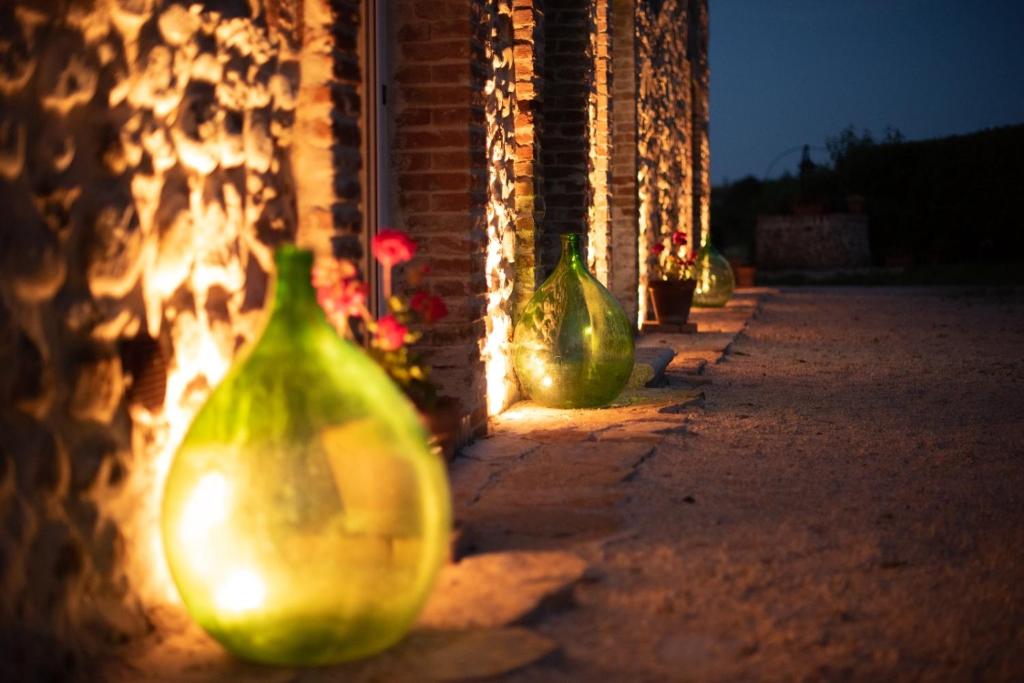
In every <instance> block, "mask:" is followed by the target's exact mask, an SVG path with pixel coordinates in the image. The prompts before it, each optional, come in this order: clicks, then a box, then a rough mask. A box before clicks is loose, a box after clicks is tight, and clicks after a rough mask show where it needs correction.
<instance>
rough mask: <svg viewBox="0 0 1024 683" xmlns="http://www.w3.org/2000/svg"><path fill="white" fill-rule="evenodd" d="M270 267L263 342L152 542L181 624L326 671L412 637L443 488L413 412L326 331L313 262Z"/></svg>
mask: <svg viewBox="0 0 1024 683" xmlns="http://www.w3.org/2000/svg"><path fill="white" fill-rule="evenodd" d="M275 260H276V263H277V280H276V286H275V288H274V290H275V291H274V294H273V302H274V303H273V310H272V313H271V315H270V318H269V320H268V321H267V323H266V326H265V328H264V330H263V332H262V335H261V336H260V337H259V339H258V341H257V342H256V343H255V344H254V345H253V346H251V347H250V349H249V350H248V351H247V352H246V353H245V354H244V355H243V356H242V357H241V358H240V360H239V361H238V362H237V363H236V364H235V365H234V366H233V367H232V369H231V370H230V371H229V372H228V374H227V376H226V377H225V378H224V381H223V382H222V383H221V384H220V385H219V386H218V387H217V388H216V389H215V390H214V391H213V393H212V394H211V395H210V398H209V400H208V401H207V402H206V404H205V405H204V406H203V408H202V409H201V410H200V411H199V413H198V414H197V415H196V418H195V420H194V422H193V423H192V426H191V427H190V429H189V431H188V433H187V435H186V437H185V439H184V441H183V442H182V444H181V446H180V448H179V449H178V452H177V454H176V456H175V458H174V461H173V463H172V465H171V468H170V472H169V474H168V479H167V485H166V489H165V492H164V499H163V516H162V527H163V529H162V531H163V541H164V548H165V550H166V554H167V559H168V563H169V566H170V569H171V574H172V575H173V578H174V581H175V583H176V585H177V587H178V590H179V591H180V593H181V597H182V598H183V600H184V602H185V605H186V607H187V608H188V611H189V613H190V614H191V615H192V617H193V618H194V619H195V620H196V621H197V622H198V623H199V624H200V625H201V626H202V627H203V628H204V629H206V631H208V632H209V633H210V634H211V635H212V636H213V637H214V638H216V639H217V640H218V641H220V642H221V643H222V644H223V645H224V646H225V647H226V648H227V649H228V650H230V651H231V652H233V653H235V654H237V655H239V656H241V657H243V658H246V659H250V660H254V661H258V662H264V663H273V664H289V665H298V664H327V663H332V662H338V661H342V660H347V659H353V658H357V657H362V656H365V655H369V654H372V653H374V652H377V651H379V650H382V649H384V648H386V647H388V646H389V645H391V644H393V643H395V642H396V641H398V640H399V639H400V638H401V637H402V636H403V635H404V634H405V633H406V631H407V630H408V629H409V628H410V627H411V626H412V624H413V622H414V621H415V619H416V617H417V615H418V614H419V612H420V610H421V608H422V606H423V604H424V602H425V601H426V599H427V597H428V594H429V592H430V590H431V588H432V586H433V583H434V580H435V578H436V576H437V572H438V570H439V568H440V566H441V563H442V560H443V558H444V557H445V555H446V549H447V538H448V531H449V524H450V522H449V519H450V501H449V493H448V484H447V480H446V476H445V471H444V467H443V465H442V463H441V462H440V460H439V459H438V458H437V457H436V456H434V455H432V454H431V452H430V451H429V450H428V447H427V441H426V437H425V435H424V432H423V429H422V427H421V426H420V424H419V421H418V419H417V415H416V412H415V410H414V408H413V407H412V405H411V404H410V403H409V401H408V400H407V399H406V398H405V397H404V395H403V394H402V393H401V392H400V391H399V390H398V388H397V387H396V386H395V385H394V384H393V383H392V382H391V381H390V380H389V379H388V377H387V376H386V375H385V373H384V371H383V370H381V369H380V368H379V367H378V366H377V365H375V364H374V363H373V362H372V361H371V360H370V359H369V358H368V357H367V356H366V355H365V354H364V353H363V352H362V351H361V350H360V349H359V348H358V347H356V346H355V345H353V344H351V343H349V342H347V341H345V340H343V339H341V338H340V337H338V336H337V334H336V333H335V331H334V329H333V328H332V327H331V326H330V325H329V324H328V322H327V320H326V318H325V317H324V314H323V312H322V311H321V309H320V306H319V305H318V304H317V301H316V295H315V293H314V289H313V287H312V284H311V283H310V268H311V266H312V262H313V259H312V255H311V254H310V252H307V251H302V250H299V249H297V248H295V247H282V248H281V249H279V250H278V251H277V253H276V256H275Z"/></svg>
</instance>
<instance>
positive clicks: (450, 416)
mask: <svg viewBox="0 0 1024 683" xmlns="http://www.w3.org/2000/svg"><path fill="white" fill-rule="evenodd" d="M420 419H421V420H422V422H423V426H424V427H426V429H427V431H428V432H430V445H431V446H432V447H434V448H435V449H436V450H437V451H438V452H439V453H440V454H441V455H442V456H443V457H444V459H445V460H448V461H450V460H451V459H452V458H454V457H455V449H456V447H457V446H458V445H459V437H460V435H461V431H462V402H461V401H459V399H457V398H452V397H449V396H442V397H441V398H439V399H438V400H437V403H436V404H435V405H434V406H433V407H432V408H430V409H428V410H424V409H420Z"/></svg>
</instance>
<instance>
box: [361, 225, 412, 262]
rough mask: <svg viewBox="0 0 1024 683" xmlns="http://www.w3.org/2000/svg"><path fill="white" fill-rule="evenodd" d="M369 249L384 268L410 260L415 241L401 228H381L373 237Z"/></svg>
mask: <svg viewBox="0 0 1024 683" xmlns="http://www.w3.org/2000/svg"><path fill="white" fill-rule="evenodd" d="M370 250H371V251H372V252H373V255H374V256H375V257H377V260H378V261H380V262H381V265H383V266H384V267H385V268H391V267H392V266H394V265H397V264H399V263H405V262H406V261H411V260H412V257H413V256H415V255H416V243H415V242H413V241H412V239H411V238H410V237H409V236H408V235H406V234H405V233H404V232H402V231H401V230H381V231H380V232H378V233H377V234H376V235H374V237H373V242H372V243H371V244H370Z"/></svg>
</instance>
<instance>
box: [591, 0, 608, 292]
mask: <svg viewBox="0 0 1024 683" xmlns="http://www.w3.org/2000/svg"><path fill="white" fill-rule="evenodd" d="M610 10H611V8H610V6H609V0H593V2H592V4H591V6H590V22H591V27H590V51H591V55H592V59H593V79H592V80H591V84H590V85H591V87H590V98H589V99H590V102H589V106H588V107H587V137H588V140H587V142H588V146H589V154H590V163H589V167H588V181H589V187H588V190H589V197H590V206H589V210H588V212H587V213H588V216H587V217H588V226H587V242H588V244H587V263H588V265H589V266H590V269H591V271H592V272H593V273H594V275H595V276H596V277H597V279H598V280H600V281H601V282H602V283H604V284H605V285H607V284H609V279H610V277H611V273H610V272H609V271H610V269H611V260H612V240H611V215H610V211H609V204H610V193H611V153H612V139H611V109H612V99H611V87H612V85H611V80H612V74H611V71H612V58H611V50H612V35H611V26H610V18H609V16H608V15H609V13H610Z"/></svg>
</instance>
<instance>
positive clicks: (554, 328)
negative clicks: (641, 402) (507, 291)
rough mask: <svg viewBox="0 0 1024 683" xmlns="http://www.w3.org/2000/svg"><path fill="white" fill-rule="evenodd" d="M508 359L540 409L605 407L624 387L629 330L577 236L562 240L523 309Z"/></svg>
mask: <svg viewBox="0 0 1024 683" xmlns="http://www.w3.org/2000/svg"><path fill="white" fill-rule="evenodd" d="M512 354H513V363H514V365H515V369H516V375H518V377H519V383H520V385H521V386H522V388H523V391H524V392H525V393H526V394H527V395H528V396H529V397H530V398H532V399H533V400H534V401H536V402H537V403H540V404H541V405H544V406H548V407H552V408H593V407H597V406H603V405H605V404H607V403H610V402H611V401H613V400H614V399H615V397H616V396H618V395H619V393H620V392H621V391H622V389H623V387H625V386H626V382H627V381H628V380H629V375H630V373H631V372H632V371H633V327H632V325H630V324H629V320H628V319H627V318H626V314H625V313H624V312H623V310H622V306H620V305H619V302H618V301H616V300H615V297H613V296H612V295H611V293H610V292H609V291H608V290H607V289H605V288H604V286H603V285H602V284H601V283H600V282H598V281H597V280H596V279H595V278H594V276H593V275H591V274H590V271H588V270H587V266H586V263H585V261H584V260H583V256H582V255H581V254H580V238H579V235H576V234H569V235H562V258H561V260H560V261H559V262H558V266H557V267H556V268H555V270H554V272H553V273H551V277H549V278H548V279H547V280H546V281H545V282H544V284H542V285H541V286H540V287H539V288H538V289H537V291H536V292H535V293H534V295H533V297H532V298H531V299H530V301H529V302H528V303H527V304H526V307H525V308H524V309H523V312H522V315H520V317H519V322H518V323H517V324H516V329H515V334H514V338H513V342H512Z"/></svg>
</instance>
